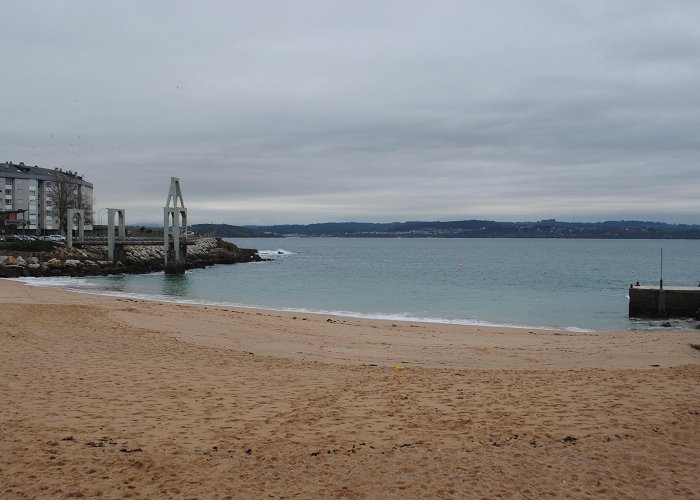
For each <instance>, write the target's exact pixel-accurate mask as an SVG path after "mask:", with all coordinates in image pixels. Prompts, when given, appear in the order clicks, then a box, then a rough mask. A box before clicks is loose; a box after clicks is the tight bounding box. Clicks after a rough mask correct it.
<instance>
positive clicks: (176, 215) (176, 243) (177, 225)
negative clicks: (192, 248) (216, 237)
mask: <svg viewBox="0 0 700 500" xmlns="http://www.w3.org/2000/svg"><path fill="white" fill-rule="evenodd" d="M163 245H164V252H165V273H166V274H182V273H184V272H185V267H186V261H187V209H186V208H185V201H184V200H183V199H182V191H180V179H178V178H177V177H171V178H170V191H169V192H168V199H167V200H166V201H165V207H164V208H163Z"/></svg>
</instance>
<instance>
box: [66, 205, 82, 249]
mask: <svg viewBox="0 0 700 500" xmlns="http://www.w3.org/2000/svg"><path fill="white" fill-rule="evenodd" d="M76 215H77V216H78V240H79V241H83V240H84V239H85V211H84V210H78V209H77V208H69V209H68V216H67V219H68V227H67V228H66V233H67V234H66V245H68V246H69V247H72V246H73V220H74V219H75V216H76Z"/></svg>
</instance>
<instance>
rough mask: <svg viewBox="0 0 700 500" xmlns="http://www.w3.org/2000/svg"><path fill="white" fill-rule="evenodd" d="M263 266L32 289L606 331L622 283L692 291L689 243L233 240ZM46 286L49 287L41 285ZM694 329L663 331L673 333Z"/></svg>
mask: <svg viewBox="0 0 700 500" xmlns="http://www.w3.org/2000/svg"><path fill="white" fill-rule="evenodd" d="M230 241H233V242H234V243H236V244H237V245H238V246H241V247H245V248H258V249H259V250H261V254H263V255H264V256H265V257H267V258H270V259H272V260H271V261H269V262H261V263H254V264H238V265H233V266H216V267H212V268H208V269H202V270H194V271H188V272H187V273H186V274H185V275H184V276H180V277H169V276H164V275H163V274H152V275H136V276H114V277H89V278H80V279H73V278H57V279H42V282H43V283H45V284H46V283H50V284H52V285H55V286H61V287H68V288H71V289H76V290H81V291H89V292H96V293H110V294H119V295H128V296H137V297H149V298H157V299H166V300H177V301H184V302H202V303H217V304H231V305H239V306H250V307H263V308H275V309H288V310H299V311H323V312H333V313H336V314H338V313H340V314H346V315H353V316H366V317H377V318H394V319H412V320H417V319H426V320H432V321H449V322H456V323H465V324H495V325H515V326H523V327H527V326H540V327H550V328H568V329H570V330H576V329H581V330H612V329H629V328H649V327H658V325H659V323H658V322H648V321H635V320H629V319H628V318H627V305H628V296H627V288H628V287H629V284H630V283H632V282H636V281H640V282H642V283H643V284H644V283H647V284H654V283H658V279H659V261H660V259H659V253H660V249H661V248H662V247H663V250H664V283H665V284H666V285H669V286H670V285H686V286H687V285H697V284H698V281H699V280H700V241H680V240H664V241H660V240H634V241H630V240H560V239H553V240H552V239H548V240H540V239H536V240H535V239H533V240H528V239H356V238H285V239H257V238H256V239H244V238H241V239H233V240H230ZM47 280H48V281H47ZM693 325H694V324H693V323H685V322H681V321H677V322H674V327H676V328H691V327H692V326H693Z"/></svg>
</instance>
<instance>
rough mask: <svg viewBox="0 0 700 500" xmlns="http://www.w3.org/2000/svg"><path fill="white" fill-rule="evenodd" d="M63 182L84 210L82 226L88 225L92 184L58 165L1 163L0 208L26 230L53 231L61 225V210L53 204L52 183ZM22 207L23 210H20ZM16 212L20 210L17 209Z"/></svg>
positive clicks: (89, 221)
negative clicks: (40, 165)
mask: <svg viewBox="0 0 700 500" xmlns="http://www.w3.org/2000/svg"><path fill="white" fill-rule="evenodd" d="M61 183H65V185H68V186H69V187H70V189H71V190H72V191H71V192H72V197H73V198H74V201H75V205H77V206H74V207H72V208H80V209H83V210H84V211H85V226H86V227H85V228H86V229H91V228H92V227H91V226H92V223H93V221H92V219H93V213H92V212H93V208H92V207H93V196H92V184H91V183H89V182H87V181H85V180H84V179H83V177H82V176H81V175H78V174H77V173H76V172H71V171H65V170H62V169H59V168H55V169H48V168H40V167H37V166H33V167H30V166H27V165H25V164H24V163H19V164H14V163H12V162H5V163H0V189H2V195H1V196H2V197H1V198H0V212H5V213H6V214H9V215H10V217H5V223H6V227H5V228H4V229H7V222H8V219H9V220H10V222H14V224H18V225H22V226H24V229H25V230H26V231H27V232H30V231H31V232H33V233H35V234H45V233H51V232H56V231H57V230H58V228H59V226H60V219H59V217H60V214H59V213H58V207H56V206H55V205H56V200H55V199H54V198H55V197H56V194H55V191H56V189H55V188H56V186H54V185H53V184H61ZM20 211H22V212H20ZM18 212H19V213H18Z"/></svg>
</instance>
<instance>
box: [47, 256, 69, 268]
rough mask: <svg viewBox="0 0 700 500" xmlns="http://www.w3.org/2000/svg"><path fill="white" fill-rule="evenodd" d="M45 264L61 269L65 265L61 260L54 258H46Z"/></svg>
mask: <svg viewBox="0 0 700 500" xmlns="http://www.w3.org/2000/svg"><path fill="white" fill-rule="evenodd" d="M46 264H47V265H48V266H49V268H50V269H63V268H64V267H65V266H64V264H63V261H62V260H59V259H55V258H54V259H49V260H47V261H46Z"/></svg>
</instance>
